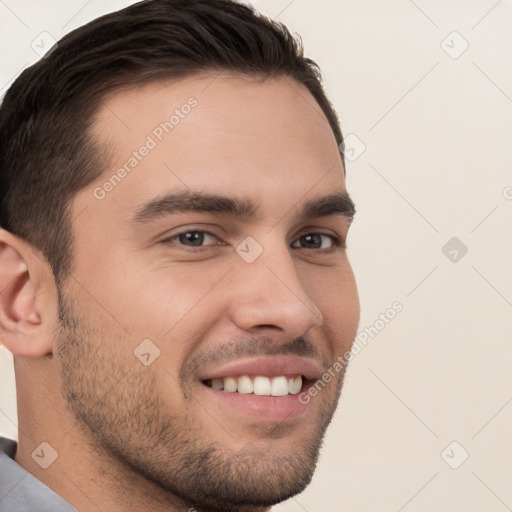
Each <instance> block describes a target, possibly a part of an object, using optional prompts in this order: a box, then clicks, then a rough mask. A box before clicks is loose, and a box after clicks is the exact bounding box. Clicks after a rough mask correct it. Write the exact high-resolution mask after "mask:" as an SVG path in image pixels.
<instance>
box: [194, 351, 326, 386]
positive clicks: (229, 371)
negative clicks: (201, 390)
mask: <svg viewBox="0 0 512 512" xmlns="http://www.w3.org/2000/svg"><path fill="white" fill-rule="evenodd" d="M321 374H322V366H321V365H320V363H319V362H318V361H315V360H313V359H306V358H302V357H296V356H273V357H258V358H253V359H245V360H241V361H235V362H231V363H228V364H226V365H223V366H220V367H217V368H215V369H212V370H210V371H208V370H204V371H203V372H201V375H200V376H199V378H200V379H201V380H210V379H222V378H224V377H237V376H242V375H252V376H257V375H261V376H266V377H276V376H278V375H302V376H304V377H305V378H306V379H308V380H317V379H319V378H320V376H321Z"/></svg>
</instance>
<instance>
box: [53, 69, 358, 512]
mask: <svg viewBox="0 0 512 512" xmlns="http://www.w3.org/2000/svg"><path fill="white" fill-rule="evenodd" d="M166 123H167V124H166ZM93 133H94V135H95V137H96V140H97V141H98V143H101V144H104V145H105V146H106V147H108V150H109V152H110V154H111V161H110V162H109V169H108V171H107V172H105V173H104V174H103V175H102V176H101V178H100V179H98V180H97V181H96V182H95V183H93V184H92V185H91V186H89V187H87V188H86V189H84V190H82V191H81V192H80V193H79V194H78V195H77V196H76V198H75V199H74V202H73V204H72V210H73V212H72V213H73V231H74V267H73V271H72V275H71V276H70V277H69V278H68V279H67V281H66V283H65V285H64V286H63V288H62V290H61V299H62V300H61V315H62V319H63V322H62V329H61V332H60V335H59V340H58V347H59V350H58V354H57V355H58V357H59V358H60V362H61V367H62V388H63V394H64V396H65V398H66V399H67V401H68V403H69V408H70V410H71V411H72V413H73V414H74V415H75V416H76V417H77V418H78V420H79V422H80V424H81V425H82V427H83V430H84V432H86V433H87V435H88V436H89V437H90V439H91V440H92V441H93V443H91V444H93V445H94V446H95V449H96V450H98V451H101V453H102V456H103V457H105V456H109V457H112V458H113V459H116V460H117V461H119V462H120V463H121V464H123V465H124V466H125V467H130V468H131V469H134V470H135V471H136V472H137V473H138V474H140V475H142V476H144V477H145V478H147V479H149V480H151V481H153V482H154V483H156V484H157V485H159V486H161V487H162V488H163V489H166V490H168V491H169V493H170V495H173V496H177V497H178V498H180V499H181V500H183V502H184V503H186V504H187V505H189V506H193V507H195V508H196V509H197V510H201V509H208V510H224V511H226V510H238V511H240V510H244V509H245V508H244V507H246V506H264V505H270V504H273V503H277V502H279V501H281V500H283V499H286V498H287V497H289V496H291V495H294V494H296V493H298V492H300V491H301V490H302V489H303V488H304V487H305V486H306V485H307V484H308V483H309V481H310V479H311V477H312V473H313V471H314V467H315V463H316V459H317V455H318V450H319V447H320V444H321V440H322V437H323V434H324V431H325V429H326V427H327V425H328V423H329V422H330V420H331V417H332V415H333V413H334V410H335V408H336V404H337V401H338V397H339V394H340V389H341V385H342V379H343V371H339V372H332V370H331V373H334V377H331V378H330V379H325V380H329V381H328V382H327V383H325V382H323V383H322V384H323V386H322V387H321V390H320V391H318V393H316V395H315V396H310V395H309V394H308V393H307V392H308V389H309V388H311V386H312V385H313V384H314V383H315V382H316V381H317V379H321V377H322V375H323V374H324V373H325V372H327V370H328V369H329V368H330V367H332V365H333V363H334V361H335V359H336V357H338V356H339V355H342V354H343V353H344V352H346V351H347V350H348V349H349V348H350V346H351V343H352V340H353V339H354V337H355V334H356V330H357V324H358V319H359V307H358V298H357V291H356V286H355V282H354V277H353V274H352V270H351V267H350V264H349V261H348V258H347V253H346V249H345V243H346V239H347V233H348V229H349V225H350V216H351V208H350V200H349V198H348V195H347V192H346V188H345V181H344V172H343V167H342V164H341V160H340V155H339V153H338V148H337V145H336V141H335V138H334V135H333V134H332V131H331V129H330V127H329V124H328V122H327V120H326V118H325V117H324V115H323V114H322V113H321V110H320V108H319V107H318V106H317V104H316V103H315V101H314V99H313V97H312V96H311V95H310V94H309V92H308V91H307V90H306V89H305V88H304V87H302V86H301V85H300V84H298V83H296V82H294V81H292V80H291V79H288V78H278V79H269V80H266V81H255V80H253V79H249V78H246V77H240V76H234V75H229V76H228V75H227V74H224V75H223V76H220V77H217V78H215V79H214V77H213V75H212V76H206V75H198V76H195V77H192V78H189V79H187V80H182V81H179V82H176V81H174V82H159V83H153V84H146V85H145V86H143V87H138V88H132V89H129V90H128V89H127V90H123V91H120V92H117V93H115V94H114V95H112V96H110V97H109V98H108V99H106V100H105V102H104V104H103V106H102V108H101V109H100V111H99V113H98V115H97V117H96V118H95V124H94V128H93ZM144 148H145V149H144ZM306 395H307V397H308V400H305V399H304V397H305V396H306ZM300 397H302V399H300Z"/></svg>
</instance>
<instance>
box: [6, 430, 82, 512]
mask: <svg viewBox="0 0 512 512" xmlns="http://www.w3.org/2000/svg"><path fill="white" fill-rule="evenodd" d="M16 447H17V443H16V441H13V440H12V439H7V438H5V437H0V512H77V510H76V509H75V508H74V507H72V506H71V505H70V504H69V503H68V502H67V501H64V500H63V499H62V498H61V497H60V496H59V495H58V494H56V493H55V492H53V491H52V490H51V489H50V488H49V487H47V486H46V485H44V484H43V483H42V482H41V481H40V480H38V479H37V478H36V477H34V476H33V475H31V474H30V473H28V472H27V471H25V470H24V469H23V468H22V467H21V466H20V465H18V464H17V463H16V462H15V461H14V460H13V459H14V456H15V454H16Z"/></svg>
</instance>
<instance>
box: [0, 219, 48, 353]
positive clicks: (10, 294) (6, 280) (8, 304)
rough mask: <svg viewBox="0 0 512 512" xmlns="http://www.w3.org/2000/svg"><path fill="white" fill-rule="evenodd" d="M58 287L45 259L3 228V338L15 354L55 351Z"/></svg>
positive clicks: (0, 238)
mask: <svg viewBox="0 0 512 512" xmlns="http://www.w3.org/2000/svg"><path fill="white" fill-rule="evenodd" d="M57 322H58V301H57V288H56V285H55V280H54V278H53V272H52V271H51V268H50V265H48V263H47V261H46V259H45V258H44V256H43V255H42V254H41V252H40V251H37V250H36V249H35V248H34V247H33V246H32V245H31V244H29V243H28V242H26V241H25V240H23V239H21V238H19V237H17V236H15V235H13V234H12V233H9V232H8V231H6V230H5V229H2V228H0V342H1V343H2V344H3V345H4V346H5V347H6V348H7V349H8V350H9V351H10V352H12V353H13V354H14V355H15V356H16V355H18V356H24V357H42V356H45V355H49V354H52V349H53V336H54V333H55V329H56V327H57Z"/></svg>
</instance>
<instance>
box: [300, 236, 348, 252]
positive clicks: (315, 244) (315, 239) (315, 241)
mask: <svg viewBox="0 0 512 512" xmlns="http://www.w3.org/2000/svg"><path fill="white" fill-rule="evenodd" d="M297 244H300V245H297ZM337 245H339V241H338V239H337V238H336V237H334V236H331V235H325V234H322V233H308V234H306V235H302V236H301V237H300V238H298V239H297V241H296V242H294V243H293V244H292V247H296V248H302V249H332V248H333V247H335V246H337Z"/></svg>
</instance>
